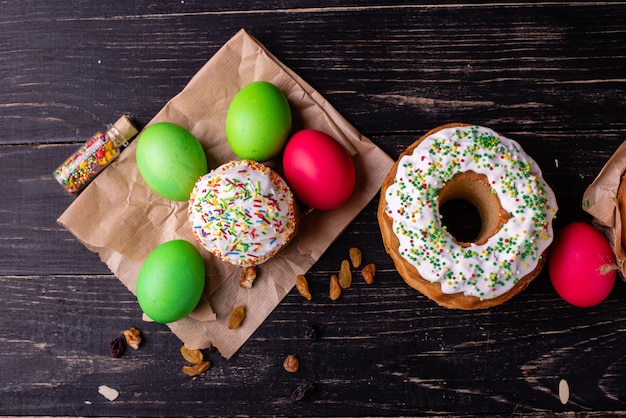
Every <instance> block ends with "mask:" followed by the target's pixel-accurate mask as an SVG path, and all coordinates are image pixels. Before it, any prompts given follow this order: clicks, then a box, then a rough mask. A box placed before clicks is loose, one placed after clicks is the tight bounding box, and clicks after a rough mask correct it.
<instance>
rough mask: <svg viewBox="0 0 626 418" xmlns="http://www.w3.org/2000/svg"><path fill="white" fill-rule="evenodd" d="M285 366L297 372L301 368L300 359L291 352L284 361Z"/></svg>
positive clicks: (288, 369)
mask: <svg viewBox="0 0 626 418" xmlns="http://www.w3.org/2000/svg"><path fill="white" fill-rule="evenodd" d="M283 368H284V369H285V371H287V372H289V373H295V372H297V371H298V369H299V368H300V360H298V357H296V355H295V354H289V355H288V356H287V357H286V358H285V361H283Z"/></svg>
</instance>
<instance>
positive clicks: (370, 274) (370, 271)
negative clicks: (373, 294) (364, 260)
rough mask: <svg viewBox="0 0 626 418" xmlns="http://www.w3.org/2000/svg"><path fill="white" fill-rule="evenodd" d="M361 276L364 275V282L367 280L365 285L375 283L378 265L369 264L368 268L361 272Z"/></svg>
mask: <svg viewBox="0 0 626 418" xmlns="http://www.w3.org/2000/svg"><path fill="white" fill-rule="evenodd" d="M361 274H362V275H363V280H365V283H367V284H372V283H374V276H375V275H376V264H374V263H369V264H368V265H367V266H365V267H363V269H362V270H361Z"/></svg>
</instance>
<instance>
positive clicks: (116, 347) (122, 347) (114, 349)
mask: <svg viewBox="0 0 626 418" xmlns="http://www.w3.org/2000/svg"><path fill="white" fill-rule="evenodd" d="M124 351H126V341H124V338H122V337H117V338H115V339H114V340H113V341H111V343H110V344H109V353H111V357H113V358H120V357H122V354H124Z"/></svg>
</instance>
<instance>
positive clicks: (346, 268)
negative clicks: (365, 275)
mask: <svg viewBox="0 0 626 418" xmlns="http://www.w3.org/2000/svg"><path fill="white" fill-rule="evenodd" d="M339 285H340V286H341V287H342V288H344V289H347V288H349V287H350V286H352V271H350V262H349V261H348V260H343V261H342V262H341V268H340V269H339Z"/></svg>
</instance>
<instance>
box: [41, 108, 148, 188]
mask: <svg viewBox="0 0 626 418" xmlns="http://www.w3.org/2000/svg"><path fill="white" fill-rule="evenodd" d="M136 134H137V128H135V126H134V125H133V123H132V122H131V121H130V119H129V118H128V116H122V117H121V118H120V119H118V121H117V122H115V123H114V124H113V125H112V126H110V127H109V129H108V130H107V131H106V132H105V133H103V132H98V133H96V134H95V135H93V136H92V137H91V138H89V140H87V142H85V143H84V144H83V145H82V146H81V147H80V148H79V149H78V150H76V152H74V154H72V155H71V156H70V157H69V158H68V159H67V160H65V161H64V162H63V164H61V165H60V166H59V167H58V168H57V169H56V170H54V172H53V175H54V178H55V179H56V180H57V181H58V182H59V184H61V186H63V187H64V188H65V190H67V191H68V192H69V193H72V194H76V193H78V192H79V191H81V190H82V189H83V188H84V187H85V186H86V185H87V184H89V182H90V181H92V180H93V179H94V178H95V177H96V176H97V175H98V174H99V173H100V172H101V171H102V170H103V169H104V168H105V167H106V166H107V165H109V164H110V163H111V162H112V161H113V160H114V159H115V158H116V157H117V156H118V155H119V153H120V151H121V147H122V146H123V145H124V144H125V143H126V142H128V141H130V140H131V139H132V138H133V137H134V136H135V135H136Z"/></svg>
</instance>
